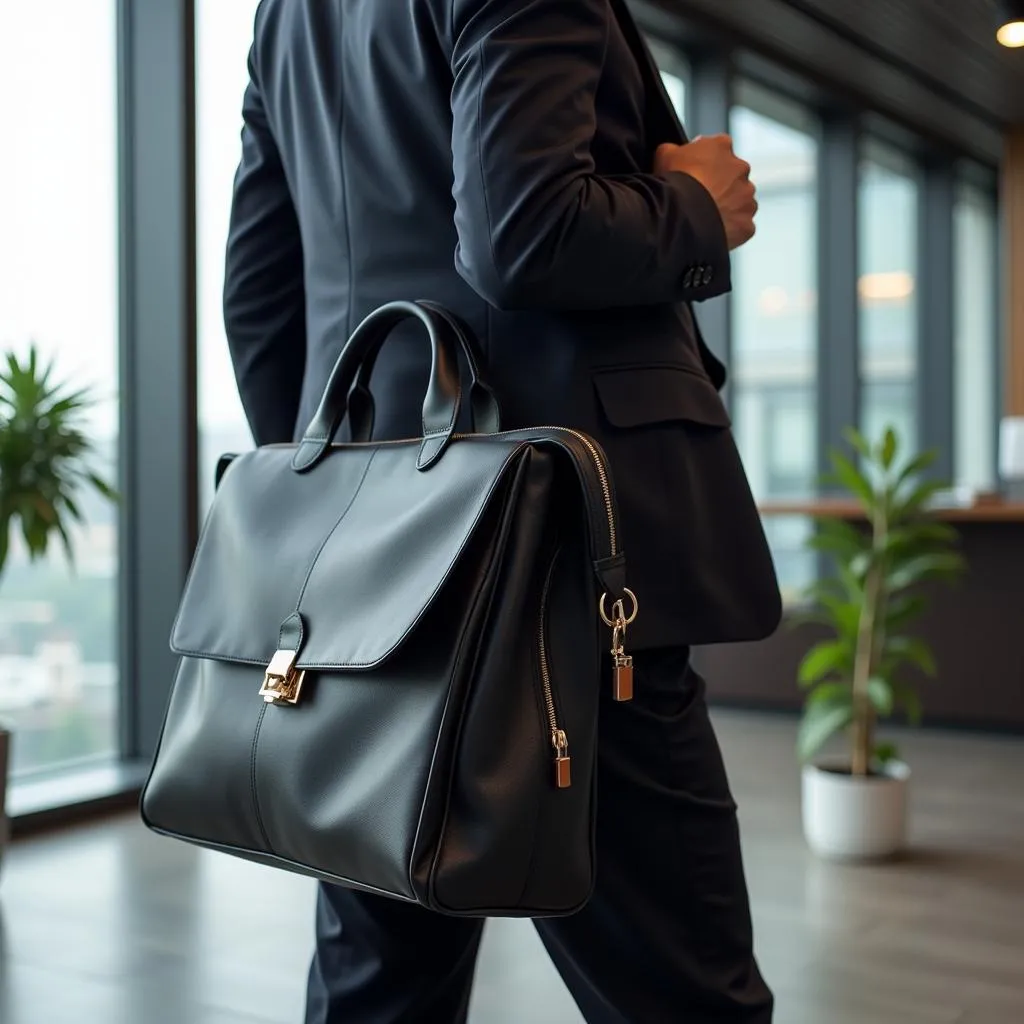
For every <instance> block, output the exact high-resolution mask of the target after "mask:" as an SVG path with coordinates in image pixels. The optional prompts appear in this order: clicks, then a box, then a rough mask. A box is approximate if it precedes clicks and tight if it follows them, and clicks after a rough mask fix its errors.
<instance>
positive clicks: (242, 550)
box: [142, 303, 628, 917]
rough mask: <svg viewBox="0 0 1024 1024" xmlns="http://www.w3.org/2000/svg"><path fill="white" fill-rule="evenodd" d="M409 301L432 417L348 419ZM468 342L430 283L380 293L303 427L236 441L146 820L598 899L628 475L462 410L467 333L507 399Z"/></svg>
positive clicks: (470, 358)
mask: <svg viewBox="0 0 1024 1024" xmlns="http://www.w3.org/2000/svg"><path fill="white" fill-rule="evenodd" d="M410 319H414V320H418V321H420V323H421V324H422V325H424V326H425V327H426V328H427V331H426V333H427V335H428V337H429V340H430V348H431V353H432V373H431V376H430V383H429V386H428V393H427V397H426V401H425V403H424V417H423V419H424V426H425V428H426V430H425V437H420V438H412V439H410V440H408V441H384V442H372V441H370V442H365V443H345V444H338V443H335V442H332V440H331V439H332V437H333V435H334V433H335V431H336V430H337V429H338V427H339V425H340V424H341V422H342V421H343V419H344V417H345V412H346V409H347V407H348V402H347V396H348V394H349V392H350V390H351V389H352V388H354V387H358V384H357V383H356V381H357V378H358V375H359V371H360V367H361V365H362V359H363V358H371V359H372V358H373V356H374V354H375V352H376V350H377V349H378V348H379V346H380V344H381V343H382V342H383V340H384V337H385V336H386V335H387V333H388V332H389V331H390V330H391V329H392V328H394V327H395V326H397V325H398V323H400V322H401V321H403V320H410ZM473 344H474V343H473V341H472V340H471V339H470V338H469V337H467V335H466V334H465V332H464V331H463V329H462V328H461V326H460V325H459V324H457V322H455V321H454V320H452V319H450V318H449V317H448V316H447V315H446V314H445V312H444V311H442V310H438V309H437V308H436V307H431V306H430V305H429V304H426V303H423V304H417V303H392V304H389V305H388V306H386V307H384V308H382V309H381V310H378V311H377V312H375V313H373V314H371V315H370V316H369V317H368V318H367V319H366V320H365V321H364V323H363V324H362V325H361V326H360V327H359V328H358V329H357V330H356V331H355V333H354V334H353V336H352V338H351V339H350V341H349V343H348V344H347V345H346V347H345V349H344V351H343V353H342V355H341V357H340V358H339V361H338V365H337V367H336V369H335V373H334V374H333V375H332V378H331V384H330V385H328V388H327V390H326V392H325V395H324V399H323V401H322V402H321V406H320V409H319V410H318V412H317V415H316V417H314V420H313V422H312V424H311V425H310V427H309V429H308V430H307V431H306V435H305V436H304V438H303V439H302V441H301V442H300V443H299V444H298V445H297V446H296V445H274V446H266V447H263V448H258V449H256V450H255V451H251V452H247V453H245V454H242V455H239V456H237V457H235V458H233V459H231V460H230V461H229V462H228V461H227V460H225V462H224V464H223V465H222V466H221V467H220V483H219V486H218V488H217V491H216V495H215V498H214V501H213V504H212V508H211V510H210V513H209V516H208V519H207V521H206V524H205V527H204V530H203V535H202V538H201V540H200V543H199V546H198V549H197V551H196V555H195V558H194V562H193V566H192V569H191V572H190V575H189V578H188V581H187V584H186V586H185V590H184V594H183V596H182V600H181V605H180V609H179V613H178V616H177V620H176V622H175V624H174V628H173V633H172V638H171V644H172V648H173V649H174V651H175V652H176V653H177V654H178V655H179V656H180V662H179V669H178V673H177V677H176V680H175V683H174V687H173V691H172V696H171V700H170V703H169V706H168V709H167V713H166V719H165V723H164V729H163V734H162V737H161V740H160V744H159V747H158V750H157V753H156V757H155V759H154V763H153V767H152V770H151V773H150V778H149V780H148V782H147V785H146V787H145V790H144V792H143V797H142V814H143V818H144V820H145V821H146V823H147V824H148V825H149V827H150V828H152V829H154V830H156V831H158V832H161V833H164V834H167V835H171V836H175V837H177V838H179V839H183V840H187V841H189V842H192V843H196V844H199V845H202V846H206V847H211V848H214V849H219V850H223V851H226V852H229V853H233V854H236V855H239V856H242V857H246V858H249V859H251V860H255V861H259V862H262V863H265V864H270V865H275V866H278V867H281V868H285V869H288V870H291V871H296V872H301V873H304V874H307V875H310V876H313V877H316V878H319V879H322V880H326V881H331V882H336V883H340V884H342V885H346V886H350V887H353V888H357V889H361V890H365V891H369V892H375V893H380V894H384V895H388V896H392V897H394V898H396V899H400V900H406V901H411V902H415V903H418V904H421V905H423V906H425V907H429V908H431V909H433V910H435V911H439V912H442V913H447V914H454V915H468V916H531V917H538V916H548V915H563V914H570V913H573V912H574V911H576V910H578V909H579V908H580V907H581V906H583V905H584V904H585V903H586V901H587V899H588V897H589V895H590V893H591V890H592V887H593V884H594V872H595V864H594V849H593V841H594V812H595V806H594V797H595V794H594V781H595V761H596V739H597V714H598V702H599V693H598V688H599V678H600V661H599V659H600V658H601V657H602V656H607V653H604V654H602V651H603V650H604V651H605V652H606V650H607V648H609V647H610V641H611V635H610V630H608V629H607V627H606V626H605V625H604V624H603V623H602V620H601V617H600V615H599V611H598V609H599V602H600V598H601V594H602V592H603V591H604V590H608V591H609V602H611V601H614V600H615V599H616V598H618V597H622V596H623V593H624V589H623V588H624V587H625V586H626V585H627V580H626V577H625V562H624V558H623V555H622V552H621V551H618V550H617V535H616V519H615V498H614V487H613V484H612V481H611V479H610V476H609V474H608V470H607V464H606V461H605V458H604V454H603V452H602V451H601V449H600V447H599V446H598V445H597V444H596V443H595V442H593V441H592V440H591V439H590V438H588V437H586V436H585V435H582V434H578V433H576V432H573V431H566V430H562V429H559V428H557V427H553V428H535V429H530V430H526V431H518V432H508V433H504V434H501V433H493V434H471V435H457V434H454V433H453V431H452V429H451V426H450V424H451V423H453V422H454V420H455V415H454V413H455V412H457V411H458V404H459V398H460V396H461V395H462V389H461V387H460V384H459V376H458V366H459V352H460V350H461V352H462V359H463V361H464V362H465V363H466V364H467V365H468V366H470V367H471V370H470V372H471V376H472V383H474V384H475V386H477V387H478V389H479V392H478V393H479V394H481V395H484V396H485V398H484V399H483V400H482V403H481V406H480V409H481V412H480V415H481V416H482V417H483V418H484V419H485V420H486V419H487V418H488V417H491V421H492V422H493V421H494V420H495V419H496V417H497V408H496V404H495V405H492V404H491V402H489V401H488V400H487V399H486V395H487V394H488V393H489V390H488V388H487V384H486V380H485V374H484V373H483V367H482V365H481V363H480V359H479V352H478V351H476V350H475V349H472V346H473ZM467 349H470V350H467ZM432 438H433V439H435V443H434V444H432V445H431V446H430V447H429V448H428V449H427V450H426V455H425V454H424V452H425V448H424V442H425V441H431V439H432ZM627 600H628V598H627ZM609 607H610V604H609ZM282 651H283V652H290V655H291V662H292V668H293V670H294V671H295V672H301V673H304V675H303V676H302V685H301V690H300V691H299V694H298V697H297V700H296V702H295V703H294V704H287V703H281V702H268V701H265V700H264V697H263V696H261V693H260V690H261V686H262V685H263V683H264V673H265V671H267V669H268V666H269V665H270V663H271V661H272V659H275V654H277V655H278V657H280V654H279V652H282ZM286 657H287V654H286ZM553 720H554V722H555V723H556V726H557V729H555V730H553V728H552V721H553ZM559 730H560V731H561V732H562V733H564V735H565V738H566V739H567V741H568V749H567V750H557V749H556V744H555V739H557V736H553V732H556V733H557V731H559ZM566 755H567V756H568V757H570V758H571V785H568V786H564V785H563V786H561V787H560V786H559V785H558V784H557V783H556V780H557V778H558V775H557V772H556V767H557V766H556V757H557V756H566ZM564 781H565V780H564V779H563V782H564Z"/></svg>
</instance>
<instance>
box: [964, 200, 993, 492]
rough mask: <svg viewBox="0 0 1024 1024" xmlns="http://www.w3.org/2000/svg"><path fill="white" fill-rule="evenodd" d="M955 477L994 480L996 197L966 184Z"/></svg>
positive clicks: (983, 483) (969, 481)
mask: <svg viewBox="0 0 1024 1024" xmlns="http://www.w3.org/2000/svg"><path fill="white" fill-rule="evenodd" d="M953 226H954V232H955V234H954V244H955V248H954V261H955V262H954V272H955V275H956V277H955V289H956V290H955V317H956V318H955V331H956V334H955V339H956V340H955V357H954V358H955V360H956V361H955V372H954V375H953V379H954V381H955V387H956V396H955V401H956V416H955V419H954V423H955V426H956V448H955V461H954V467H955V471H956V482H957V483H958V484H962V485H964V486H967V487H972V488H974V489H976V490H979V491H982V490H991V489H992V488H994V487H995V484H996V466H995V459H996V451H995V447H996V446H995V421H996V409H995V405H996V391H995V387H996V382H995V374H996V364H997V361H998V353H997V348H996V343H997V339H996V294H997V291H996V288H995V285H994V282H995V280H996V275H997V273H998V267H997V263H996V251H997V250H996V245H997V243H996V232H997V226H996V203H995V198H994V196H992V195H991V194H989V193H988V192H985V191H983V190H982V189H980V188H977V187H975V186H972V185H963V186H962V187H961V188H960V191H959V194H958V196H957V201H956V206H955V208H954V222H953Z"/></svg>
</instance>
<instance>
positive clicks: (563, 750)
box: [551, 729, 572, 789]
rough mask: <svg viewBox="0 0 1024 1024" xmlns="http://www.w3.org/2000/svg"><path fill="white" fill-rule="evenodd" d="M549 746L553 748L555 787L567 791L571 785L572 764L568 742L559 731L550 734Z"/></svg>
mask: <svg viewBox="0 0 1024 1024" xmlns="http://www.w3.org/2000/svg"><path fill="white" fill-rule="evenodd" d="M551 745H552V746H553V747H554V748H555V785H556V786H557V787H558V788H559V789H568V788H569V787H570V786H571V785H572V762H571V760H570V758H569V740H568V739H567V738H566V735H565V733H564V732H562V730H561V729H557V730H555V732H553V733H552V734H551Z"/></svg>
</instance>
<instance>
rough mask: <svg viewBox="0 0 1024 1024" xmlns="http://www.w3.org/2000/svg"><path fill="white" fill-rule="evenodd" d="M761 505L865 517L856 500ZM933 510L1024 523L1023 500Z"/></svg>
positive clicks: (771, 510)
mask: <svg viewBox="0 0 1024 1024" xmlns="http://www.w3.org/2000/svg"><path fill="white" fill-rule="evenodd" d="M759 507H760V510H761V515H762V516H833V517H835V518H836V519H863V518H864V514H863V512H861V510H860V506H859V505H858V504H857V503H856V502H853V501H830V500H828V499H822V500H819V501H765V502H762V503H761V505H760V506H759ZM931 514H932V515H933V516H935V518H936V519H941V520H942V521H943V522H947V523H1024V502H1020V501H991V502H989V501H984V502H979V503H977V504H975V505H967V506H950V507H947V508H936V509H933V510H932V513H931Z"/></svg>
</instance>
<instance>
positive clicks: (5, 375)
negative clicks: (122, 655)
mask: <svg viewBox="0 0 1024 1024" xmlns="http://www.w3.org/2000/svg"><path fill="white" fill-rule="evenodd" d="M93 404H94V399H93V398H92V396H91V395H90V393H89V392H88V390H86V389H79V390H72V389H70V388H68V387H67V386H66V385H65V384H63V383H55V382H54V381H53V364H52V363H45V364H44V363H42V362H41V361H40V358H39V353H38V352H37V351H36V348H35V346H32V347H31V348H30V349H29V353H28V356H27V357H26V358H25V360H24V362H22V361H20V360H19V359H18V357H17V356H16V355H14V354H13V353H8V354H7V359H6V362H5V364H4V365H3V369H2V370H0V572H2V571H3V567H4V565H5V564H6V561H7V556H8V553H9V550H10V538H11V531H12V529H13V528H14V527H15V525H16V524H17V525H20V527H21V533H22V536H23V537H24V538H25V544H26V547H27V548H28V554H29V558H30V559H32V560H33V561H34V560H35V559H37V558H40V557H42V556H43V555H44V554H46V552H47V550H48V548H49V544H50V541H51V540H52V539H53V538H54V537H59V538H60V539H61V541H62V542H63V545H64V550H65V551H66V553H67V556H68V560H69V561H70V562H73V561H74V551H73V550H72V545H71V535H70V532H69V529H70V526H71V524H72V523H75V522H82V520H83V516H82V513H81V510H80V509H79V506H78V500H79V497H80V494H81V492H82V491H83V490H85V489H93V490H95V491H98V492H99V493H100V494H101V495H103V496H104V497H105V498H107V499H110V500H114V499H115V498H116V494H115V492H114V489H113V487H112V486H111V485H110V484H109V483H107V481H106V480H104V479H103V478H102V477H101V476H100V475H99V473H97V472H96V471H95V470H94V469H93V466H92V463H93V460H94V458H95V455H96V452H95V448H94V445H93V443H92V441H91V440H90V439H89V438H88V437H87V436H86V434H85V433H84V431H83V430H82V418H83V415H84V413H85V412H86V411H87V410H88V409H89V408H90V407H91V406H92V405H93Z"/></svg>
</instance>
